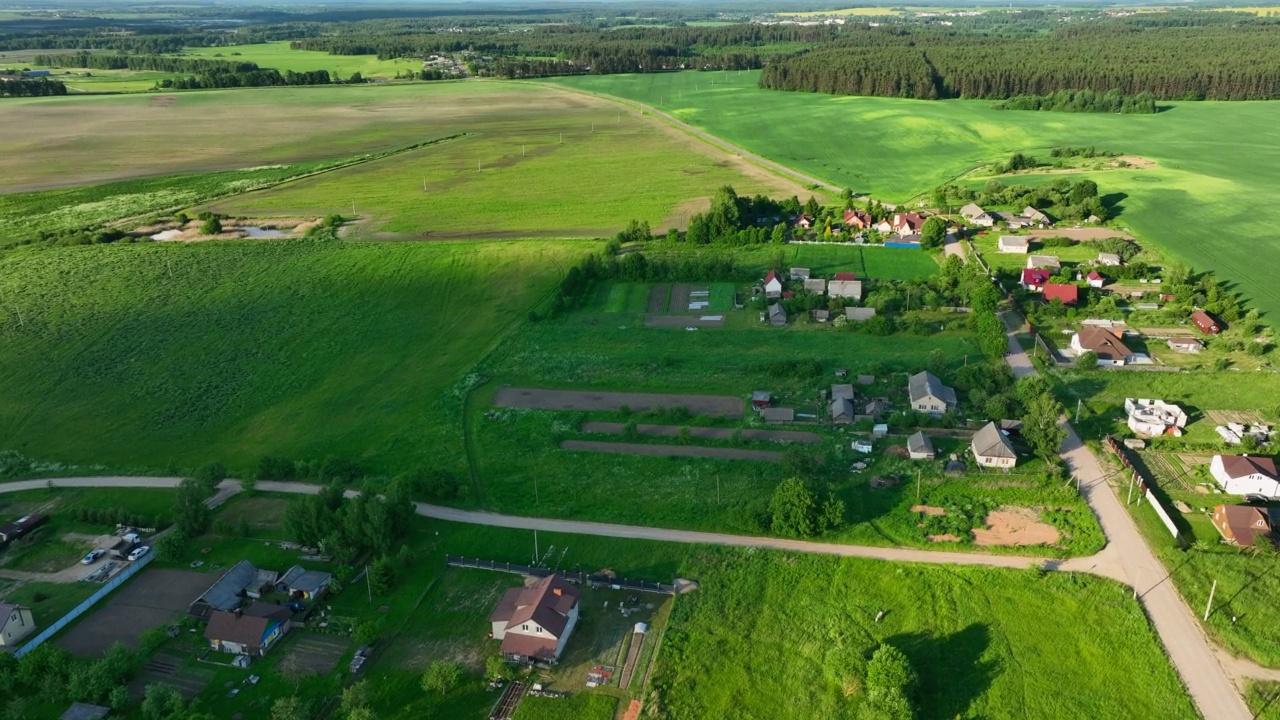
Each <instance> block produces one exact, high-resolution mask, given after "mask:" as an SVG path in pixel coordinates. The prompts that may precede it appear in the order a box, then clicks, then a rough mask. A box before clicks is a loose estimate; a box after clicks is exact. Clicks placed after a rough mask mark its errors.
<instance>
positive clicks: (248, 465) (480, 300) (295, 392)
mask: <svg viewBox="0 0 1280 720" xmlns="http://www.w3.org/2000/svg"><path fill="white" fill-rule="evenodd" d="M589 249H590V247H589V246H588V245H586V244H581V243H579V244H574V243H566V242H525V243H505V244H499V243H456V244H455V243H433V244H430V245H427V244H359V243H343V242H336V241H325V240H301V241H271V242H254V241H229V242H214V243H200V244H192V245H172V244H140V245H129V246H84V247H74V248H54V249H49V248H31V249H23V250H19V251H12V252H10V253H9V254H8V255H6V256H5V257H4V259H3V263H4V272H3V273H0V296H3V298H4V305H5V310H4V312H3V314H2V315H0V365H2V366H4V367H5V368H7V371H6V372H5V373H4V374H3V376H0V448H12V449H17V450H19V451H21V452H22V453H23V454H25V455H28V456H30V457H34V458H38V459H42V460H55V461H62V462H68V463H77V464H87V465H106V466H108V467H111V468H116V469H120V470H128V471H136V472H161V471H165V470H174V471H177V470H179V469H181V468H190V467H194V466H196V465H199V464H201V463H203V462H205V461H208V460H211V459H220V460H221V461H223V462H225V463H226V464H227V465H228V466H230V467H231V468H232V472H233V473H236V472H248V471H249V470H250V469H252V468H255V467H256V464H257V460H258V458H259V457H260V456H261V455H264V454H279V455H284V456H286V457H291V458H299V459H307V458H309V459H323V458H325V457H328V456H340V457H346V458H350V459H354V460H357V461H358V462H360V463H361V464H363V465H365V466H366V468H367V469H368V470H370V471H373V472H397V471H404V470H408V469H411V468H418V467H427V466H431V467H453V468H454V469H461V467H462V466H463V463H464V460H463V450H462V438H461V433H460V431H459V430H460V418H461V407H462V394H463V390H464V389H465V387H466V385H465V383H464V375H465V373H466V372H467V370H468V369H469V368H470V367H471V366H472V365H474V364H475V363H476V362H477V361H478V360H479V359H480V357H481V356H482V355H483V354H484V353H485V352H486V351H487V350H488V348H490V347H491V346H492V345H493V344H494V342H495V341H496V340H497V339H498V338H499V337H500V336H501V335H502V334H503V333H504V332H505V331H506V330H507V329H508V328H509V327H510V326H511V325H512V323H515V322H520V321H523V319H524V316H525V313H526V312H527V311H528V310H529V308H530V307H531V306H532V305H534V304H535V303H536V302H538V301H539V300H541V299H542V298H543V297H544V296H545V294H546V293H547V292H548V291H549V290H550V289H551V287H552V286H553V284H554V283H556V282H558V280H559V277H560V273H561V268H562V267H567V266H568V265H569V264H571V263H572V262H573V261H574V260H575V259H576V258H577V256H578V255H579V254H581V253H583V252H586V251H588V250H589ZM499 278H507V279H516V280H515V281H513V282H503V283H502V290H501V292H495V291H494V283H495V281H496V279H499ZM19 311H20V312H21V319H19V317H18V312H19ZM166 465H168V466H169V467H166Z"/></svg>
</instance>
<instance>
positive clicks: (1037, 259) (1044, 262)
mask: <svg viewBox="0 0 1280 720" xmlns="http://www.w3.org/2000/svg"><path fill="white" fill-rule="evenodd" d="M1027 267H1029V268H1036V267H1045V268H1060V267H1062V261H1061V260H1059V259H1058V256H1057V255H1029V256H1027Z"/></svg>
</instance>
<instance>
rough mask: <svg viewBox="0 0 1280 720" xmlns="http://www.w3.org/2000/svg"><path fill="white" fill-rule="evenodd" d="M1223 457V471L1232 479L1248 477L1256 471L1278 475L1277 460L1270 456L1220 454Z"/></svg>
mask: <svg viewBox="0 0 1280 720" xmlns="http://www.w3.org/2000/svg"><path fill="white" fill-rule="evenodd" d="M1218 457H1220V458H1222V471H1223V472H1224V473H1226V475H1227V477H1229V478H1231V479H1233V480H1234V479H1236V478H1242V477H1247V476H1249V475H1252V474H1254V473H1259V474H1261V475H1266V476H1267V477H1270V478H1274V477H1276V461H1275V460H1272V459H1271V458H1269V457H1258V456H1254V455H1219V456H1218Z"/></svg>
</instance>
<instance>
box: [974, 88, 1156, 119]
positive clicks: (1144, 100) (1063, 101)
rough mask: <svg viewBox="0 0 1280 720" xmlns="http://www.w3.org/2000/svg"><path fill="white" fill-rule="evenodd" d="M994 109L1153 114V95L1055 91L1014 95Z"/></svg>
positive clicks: (1154, 106)
mask: <svg viewBox="0 0 1280 720" xmlns="http://www.w3.org/2000/svg"><path fill="white" fill-rule="evenodd" d="M996 109H998V110H1052V111H1055V112H1095V113H1120V114H1121V115H1129V114H1138V115H1154V114H1155V113H1156V112H1157V111H1158V108H1157V107H1156V99H1155V96H1154V95H1152V94H1151V93H1149V92H1145V91H1144V92H1140V93H1138V94H1137V95H1122V94H1121V93H1120V91H1119V90H1110V91H1107V92H1104V93H1096V92H1094V91H1092V90H1078V91H1077V90H1059V91H1057V92H1055V93H1050V94H1048V95H1018V96H1016V97H1011V98H1009V99H1008V100H1005V101H1004V102H1002V103H999V104H998V105H996Z"/></svg>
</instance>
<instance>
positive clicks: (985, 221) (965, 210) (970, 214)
mask: <svg viewBox="0 0 1280 720" xmlns="http://www.w3.org/2000/svg"><path fill="white" fill-rule="evenodd" d="M960 215H961V217H963V218H964V219H965V222H967V223H969V224H970V225H977V226H978V227H986V228H989V227H992V226H994V225H995V224H996V219H995V218H994V217H992V216H991V213H989V212H987V211H986V210H983V209H982V208H981V207H979V206H978V205H975V204H974V203H969V204H968V205H965V206H964V207H962V208H960Z"/></svg>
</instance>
